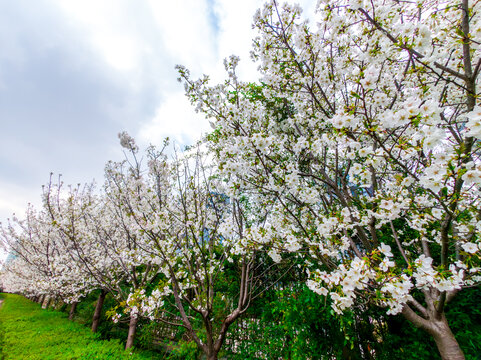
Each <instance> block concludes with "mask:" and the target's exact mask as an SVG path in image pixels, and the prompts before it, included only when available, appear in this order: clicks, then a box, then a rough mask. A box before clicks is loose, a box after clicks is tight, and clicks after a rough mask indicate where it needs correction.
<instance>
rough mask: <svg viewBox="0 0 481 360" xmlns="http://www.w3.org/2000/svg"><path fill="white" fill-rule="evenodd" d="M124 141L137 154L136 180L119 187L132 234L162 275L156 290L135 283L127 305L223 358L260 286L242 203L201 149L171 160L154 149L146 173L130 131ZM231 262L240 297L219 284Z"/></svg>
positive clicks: (214, 356)
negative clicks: (232, 330) (226, 343)
mask: <svg viewBox="0 0 481 360" xmlns="http://www.w3.org/2000/svg"><path fill="white" fill-rule="evenodd" d="M121 139H122V140H121V142H122V143H123V145H124V147H126V148H127V149H128V150H129V151H130V152H131V160H130V161H129V163H130V169H128V170H126V171H125V173H128V174H130V175H131V176H132V178H131V179H130V181H128V182H124V183H123V185H122V186H120V187H119V188H121V189H122V196H123V199H122V204H124V206H123V208H122V209H123V210H122V211H125V212H126V213H127V214H128V220H127V216H126V219H125V222H127V221H129V224H130V225H129V227H130V231H132V236H133V237H135V238H137V239H140V238H141V239H142V250H143V251H144V252H145V255H147V257H146V258H145V259H144V264H148V262H150V263H154V264H156V266H159V267H160V273H161V275H160V277H159V279H158V284H157V285H156V286H155V287H153V288H152V287H150V288H149V287H147V286H145V285H144V286H143V287H141V286H138V287H136V288H132V292H131V294H130V295H129V299H128V301H127V304H128V307H129V308H130V311H134V312H135V313H139V315H143V316H146V317H148V318H150V319H151V320H155V321H158V322H163V323H165V324H167V325H169V326H173V327H174V328H184V329H185V331H186V332H187V334H188V336H189V338H190V339H192V340H193V341H194V342H195V343H196V344H197V346H198V347H199V349H200V350H201V351H202V352H203V353H204V354H205V355H206V356H207V358H208V359H217V356H218V353H219V351H220V350H221V347H222V345H223V343H224V341H225V338H226V336H227V332H228V329H229V327H230V325H231V324H232V323H234V322H235V321H236V320H237V319H238V318H239V317H240V316H241V315H242V314H243V313H245V311H246V310H247V309H248V307H249V305H250V304H251V301H252V299H253V297H255V294H254V291H255V290H256V289H257V286H256V285H257V284H258V281H257V278H256V277H255V274H256V272H255V270H256V269H255V265H256V259H257V258H256V251H246V248H245V247H244V246H240V243H241V242H242V241H245V237H244V232H246V228H248V227H249V226H248V224H246V216H245V215H244V213H243V210H242V206H241V205H240V203H239V201H234V202H232V201H231V200H230V199H229V198H228V197H227V196H226V195H225V194H224V190H225V186H224V185H223V182H222V181H221V178H219V177H217V176H216V173H215V167H214V166H212V164H211V163H210V160H209V158H208V156H206V155H205V154H203V153H202V151H201V150H200V149H199V148H196V147H193V148H192V149H191V150H188V151H186V152H184V153H178V152H175V156H174V158H173V159H172V160H169V159H168V157H167V156H166V155H164V150H161V151H158V150H156V149H155V148H153V147H151V148H150V149H149V150H148V153H147V160H148V168H147V169H146V170H142V169H141V166H140V162H141V161H140V160H137V157H136V156H137V148H136V146H134V142H133V139H132V138H130V137H128V135H126V134H121ZM116 183H120V182H119V181H116ZM226 267H228V268H231V269H233V271H235V272H237V273H238V275H239V277H238V280H236V282H237V283H238V284H235V285H236V288H237V289H238V291H237V292H235V294H234V295H231V294H229V293H228V292H227V291H225V290H222V285H220V284H223V283H224V282H225V281H226V279H225V276H224V274H223V272H224V270H225V269H226ZM219 309H223V310H222V311H220V310H219ZM119 316H121V314H118V315H117V317H119Z"/></svg>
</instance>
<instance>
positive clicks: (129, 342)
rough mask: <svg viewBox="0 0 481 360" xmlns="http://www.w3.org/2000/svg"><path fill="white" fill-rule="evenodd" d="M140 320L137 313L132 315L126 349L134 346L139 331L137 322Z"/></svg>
mask: <svg viewBox="0 0 481 360" xmlns="http://www.w3.org/2000/svg"><path fill="white" fill-rule="evenodd" d="M138 321H139V319H138V317H137V316H136V315H134V316H131V317H130V322H129V334H128V335H127V343H126V344H125V350H127V349H130V348H131V347H132V346H134V339H135V332H136V331H137V322H138Z"/></svg>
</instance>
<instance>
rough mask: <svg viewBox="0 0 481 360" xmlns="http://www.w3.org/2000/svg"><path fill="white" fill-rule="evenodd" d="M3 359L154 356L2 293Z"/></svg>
mask: <svg viewBox="0 0 481 360" xmlns="http://www.w3.org/2000/svg"><path fill="white" fill-rule="evenodd" d="M0 297H1V298H3V300H4V301H3V305H2V307H1V308H0V359H2V360H3V359H5V360H8V359H26V360H37V359H39V360H40V359H41V360H43V359H52V360H54V359H55V360H63V359H65V360H67V359H69V360H70V359H82V360H84V359H85V360H90V359H92V360H93V359H99V360H101V359H109V360H123V359H132V360H146V359H152V355H151V354H147V355H146V354H142V353H140V352H130V351H124V349H123V344H121V343H120V341H119V340H117V339H113V340H100V339H99V337H98V335H97V334H94V333H92V332H90V330H89V329H88V328H86V327H84V326H82V325H80V324H77V323H74V322H72V321H69V320H68V319H67V316H66V314H63V313H60V312H57V311H51V310H42V308H41V307H40V305H39V304H36V303H34V302H32V301H30V300H27V299H25V298H24V297H22V296H19V295H13V294H0Z"/></svg>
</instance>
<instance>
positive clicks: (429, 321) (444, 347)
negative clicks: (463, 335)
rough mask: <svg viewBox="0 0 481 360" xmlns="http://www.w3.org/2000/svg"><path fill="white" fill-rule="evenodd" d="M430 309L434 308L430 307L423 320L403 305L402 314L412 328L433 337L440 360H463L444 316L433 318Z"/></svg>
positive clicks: (462, 355)
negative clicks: (417, 328)
mask: <svg viewBox="0 0 481 360" xmlns="http://www.w3.org/2000/svg"><path fill="white" fill-rule="evenodd" d="M432 309H434V306H430V307H429V310H431V311H426V314H425V315H426V316H425V318H422V317H420V316H419V315H417V314H416V313H415V312H414V311H413V310H412V309H411V308H410V307H409V306H407V305H405V306H404V308H403V312H402V314H403V315H404V317H405V318H406V319H407V320H408V321H410V322H411V323H413V325H414V326H416V327H419V328H421V329H423V330H424V331H426V332H427V333H429V334H430V335H431V336H432V337H433V339H434V341H435V342H436V345H437V348H438V351H439V354H440V355H441V359H443V360H465V358H464V353H463V351H462V350H461V348H460V347H459V344H458V342H457V341H456V338H455V337H454V334H453V332H452V331H451V329H450V328H449V325H448V321H447V320H446V315H445V314H444V313H442V314H438V316H435V315H436V314H435V313H434V311H433V310H432Z"/></svg>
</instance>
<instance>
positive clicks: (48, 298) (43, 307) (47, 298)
mask: <svg viewBox="0 0 481 360" xmlns="http://www.w3.org/2000/svg"><path fill="white" fill-rule="evenodd" d="M49 302H50V296H48V295H45V297H44V298H43V302H42V309H46V308H47V307H48V304H49Z"/></svg>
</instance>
